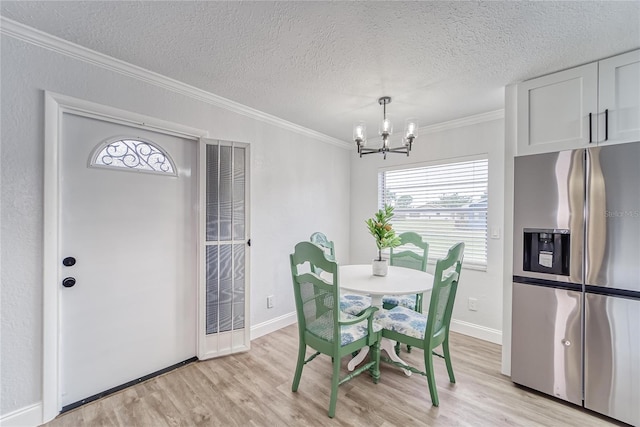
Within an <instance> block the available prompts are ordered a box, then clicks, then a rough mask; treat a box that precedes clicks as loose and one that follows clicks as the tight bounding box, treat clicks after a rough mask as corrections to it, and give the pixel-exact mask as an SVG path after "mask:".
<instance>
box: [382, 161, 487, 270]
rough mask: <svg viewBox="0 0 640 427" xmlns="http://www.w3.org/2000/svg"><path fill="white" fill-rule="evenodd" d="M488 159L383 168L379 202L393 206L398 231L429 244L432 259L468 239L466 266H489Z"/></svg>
mask: <svg viewBox="0 0 640 427" xmlns="http://www.w3.org/2000/svg"><path fill="white" fill-rule="evenodd" d="M488 177H489V162H488V160H487V159H478V160H471V161H460V162H454V163H446V164H439V165H434V166H425V167H416V168H411V169H401V170H392V171H384V172H380V173H379V175H378V191H379V193H378V201H379V205H380V207H382V206H384V205H385V204H390V205H393V206H394V207H395V209H394V213H395V215H394V217H393V219H392V221H391V223H392V225H393V228H394V229H395V230H396V232H397V233H403V232H405V231H414V232H416V233H418V234H420V235H421V236H422V238H423V239H424V240H425V241H427V242H428V243H429V260H430V261H434V260H435V259H438V258H442V257H444V256H445V255H446V254H447V251H448V250H449V248H450V247H451V246H452V245H454V244H455V243H457V242H465V251H464V265H465V267H471V268H476V269H482V270H486V268H487V208H488V205H487V186H488Z"/></svg>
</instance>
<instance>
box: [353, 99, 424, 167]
mask: <svg viewBox="0 0 640 427" xmlns="http://www.w3.org/2000/svg"><path fill="white" fill-rule="evenodd" d="M390 103H391V97H390V96H383V97H382V98H380V99H378V104H380V105H382V122H381V123H380V127H379V128H378V135H380V136H381V137H382V147H380V148H367V147H366V145H367V125H366V124H365V122H358V123H356V124H354V125H353V140H354V141H355V143H356V145H357V147H358V154H360V157H362V156H363V155H365V154H373V153H382V155H383V156H384V158H385V159H386V158H387V153H402V154H406V155H407V157H408V156H409V152H410V151H411V145H412V144H413V140H414V139H416V137H417V136H418V121H417V120H416V119H413V118H411V119H407V120H405V126H404V137H403V138H402V145H401V146H399V147H394V148H390V147H389V137H390V136H391V134H392V133H393V124H392V123H391V120H390V119H388V118H387V104H390Z"/></svg>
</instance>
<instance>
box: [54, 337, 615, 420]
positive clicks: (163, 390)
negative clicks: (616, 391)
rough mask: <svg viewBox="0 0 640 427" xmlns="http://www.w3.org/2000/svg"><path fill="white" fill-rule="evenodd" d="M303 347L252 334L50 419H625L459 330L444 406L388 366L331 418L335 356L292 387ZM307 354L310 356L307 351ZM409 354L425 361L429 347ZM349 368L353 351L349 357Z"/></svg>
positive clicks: (444, 381)
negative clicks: (598, 409)
mask: <svg viewBox="0 0 640 427" xmlns="http://www.w3.org/2000/svg"><path fill="white" fill-rule="evenodd" d="M297 346H298V335H297V326H296V325H292V326H289V327H287V328H284V329H282V330H279V331H277V332H274V333H271V334H269V335H267V336H264V337H261V338H258V339H256V340H254V341H252V342H251V351H249V352H246V353H242V354H237V355H232V356H226V357H221V358H218V359H213V360H208V361H203V362H195V363H192V364H189V365H187V366H184V367H182V368H179V369H177V370H175V371H172V372H170V373H167V374H164V375H162V376H159V377H156V378H153V379H151V380H148V381H146V382H144V383H140V384H137V385H135V386H133V387H130V388H128V389H126V390H123V391H121V392H118V393H116V394H113V395H110V396H107V397H105V398H103V399H100V400H98V401H95V402H92V403H90V404H87V405H85V406H82V407H80V408H78V409H75V410H73V411H70V412H68V413H65V414H63V415H60V416H58V417H57V418H56V419H55V420H53V421H52V422H50V423H49V424H47V425H48V426H51V427H54V426H55V427H59V426H74V427H75V426H149V427H160V426H195V425H202V426H270V427H275V426H331V425H341V426H580V427H582V426H605V425H620V424H617V423H614V422H612V421H611V420H608V419H605V418H603V417H600V416H597V415H596V414H593V413H591V412H588V411H585V410H583V409H581V408H578V407H575V406H573V405H569V404H565V403H562V402H560V401H557V400H554V399H552V398H548V397H546V396H543V395H541V394H538V393H535V392H532V391H529V390H526V389H523V388H520V387H518V386H515V385H514V384H513V383H512V382H511V380H510V379H509V377H506V376H504V375H502V374H501V373H500V346H498V345H495V344H491V343H488V342H485V341H481V340H477V339H474V338H470V337H467V336H464V335H460V334H454V333H452V336H451V351H452V357H453V367H454V371H455V374H456V381H457V382H456V384H450V383H449V379H448V376H447V372H446V368H445V366H444V361H442V360H441V359H438V358H436V359H435V360H434V364H435V365H436V381H437V384H438V393H439V396H440V407H438V408H436V407H433V406H432V405H431V401H430V399H429V389H428V387H427V383H426V379H425V378H424V377H423V376H420V375H415V374H414V375H412V376H411V377H406V376H405V375H404V374H403V373H402V372H401V371H400V370H398V369H397V368H395V367H393V366H391V365H387V364H384V363H383V364H381V379H380V382H379V383H378V384H373V382H372V381H371V378H370V376H369V375H368V374H367V373H365V374H362V375H360V376H358V377H356V378H354V379H352V380H351V381H348V382H347V383H345V384H343V385H342V386H340V389H339V395H338V405H337V410H336V416H335V418H334V419H330V418H329V417H327V409H328V407H329V391H330V384H329V383H330V378H331V360H330V359H329V358H328V357H326V356H319V357H317V358H316V359H315V360H313V361H312V362H310V363H309V364H307V365H306V366H305V368H304V370H303V372H302V380H301V383H300V388H299V390H298V392H296V393H292V392H291V381H292V378H293V372H294V368H295V360H296V351H297ZM309 354H311V353H310V352H309ZM401 355H402V357H403V358H404V359H405V360H407V361H409V362H410V363H412V364H414V366H422V363H423V362H422V352H421V351H420V350H413V351H412V352H411V353H410V354H408V353H406V351H405V349H404V347H403V352H402V354H401ZM343 366H344V369H343V372H342V373H343V375H344V374H345V373H346V372H347V371H346V359H344V360H343Z"/></svg>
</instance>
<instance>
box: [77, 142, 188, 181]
mask: <svg viewBox="0 0 640 427" xmlns="http://www.w3.org/2000/svg"><path fill="white" fill-rule="evenodd" d="M89 165H90V166H92V167H98V168H117V169H120V170H135V171H138V172H151V173H160V174H168V175H173V176H176V168H175V166H174V164H173V161H172V160H171V158H170V157H169V156H168V155H167V153H165V152H164V150H162V149H161V148H160V147H158V146H157V145H156V144H154V143H152V142H150V141H145V140H143V139H139V138H118V139H115V140H114V139H110V140H108V141H105V142H102V143H101V144H99V145H98V147H97V148H96V149H95V150H94V152H93V155H92V156H91V162H90V163H89Z"/></svg>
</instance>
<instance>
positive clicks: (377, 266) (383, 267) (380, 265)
mask: <svg viewBox="0 0 640 427" xmlns="http://www.w3.org/2000/svg"><path fill="white" fill-rule="evenodd" d="M371 269H372V271H373V275H374V276H386V275H387V272H388V271H389V260H387V259H383V260H382V261H380V260H377V259H374V260H373V262H372V264H371Z"/></svg>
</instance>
